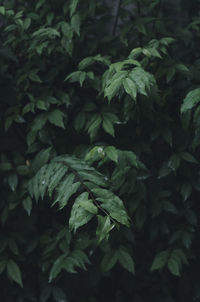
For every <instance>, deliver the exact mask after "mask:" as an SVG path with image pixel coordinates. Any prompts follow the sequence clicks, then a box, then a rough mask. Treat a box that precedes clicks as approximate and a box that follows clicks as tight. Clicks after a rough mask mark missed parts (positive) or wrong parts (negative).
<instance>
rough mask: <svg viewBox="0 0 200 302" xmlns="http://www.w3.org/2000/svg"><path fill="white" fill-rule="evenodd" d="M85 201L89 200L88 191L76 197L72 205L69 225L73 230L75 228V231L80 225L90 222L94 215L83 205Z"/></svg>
mask: <svg viewBox="0 0 200 302" xmlns="http://www.w3.org/2000/svg"><path fill="white" fill-rule="evenodd" d="M85 201H88V193H87V192H84V193H82V194H80V195H79V196H78V197H77V198H76V200H75V202H74V204H73V206H72V210H71V215H70V219H69V227H70V229H71V230H74V231H75V232H76V230H77V229H78V228H79V227H81V226H83V225H84V224H86V223H88V222H89V221H90V220H91V219H92V217H93V216H94V215H93V214H91V213H90V212H89V211H88V210H85V209H84V208H83V207H82V206H81V204H82V203H84V202H85Z"/></svg>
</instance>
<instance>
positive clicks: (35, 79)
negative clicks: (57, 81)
mask: <svg viewBox="0 0 200 302" xmlns="http://www.w3.org/2000/svg"><path fill="white" fill-rule="evenodd" d="M28 77H29V79H30V80H31V81H33V82H37V83H42V81H41V79H40V78H39V76H38V75H37V74H36V73H34V72H32V73H29V75H28Z"/></svg>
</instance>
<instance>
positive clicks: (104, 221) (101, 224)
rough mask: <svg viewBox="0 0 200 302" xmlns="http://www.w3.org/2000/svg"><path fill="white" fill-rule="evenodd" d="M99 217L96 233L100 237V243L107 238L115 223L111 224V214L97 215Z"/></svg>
mask: <svg viewBox="0 0 200 302" xmlns="http://www.w3.org/2000/svg"><path fill="white" fill-rule="evenodd" d="M97 218H98V226H97V230H96V235H97V239H98V243H100V242H101V241H102V240H103V239H107V238H108V235H109V232H110V231H111V230H112V229H113V228H114V227H115V225H114V224H111V222H110V218H109V216H104V217H103V216H100V215H97Z"/></svg>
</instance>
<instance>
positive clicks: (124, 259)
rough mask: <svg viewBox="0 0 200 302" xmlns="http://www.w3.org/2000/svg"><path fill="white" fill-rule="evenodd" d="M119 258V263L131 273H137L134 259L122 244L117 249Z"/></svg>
mask: <svg viewBox="0 0 200 302" xmlns="http://www.w3.org/2000/svg"><path fill="white" fill-rule="evenodd" d="M117 258H118V260H119V263H120V264H121V265H122V266H123V267H124V268H125V269H126V270H127V271H129V272H130V273H132V274H134V273H135V264H134V261H133V259H132V257H131V255H130V254H129V252H128V251H127V250H126V248H125V247H123V246H121V247H120V248H119V249H118V250H117Z"/></svg>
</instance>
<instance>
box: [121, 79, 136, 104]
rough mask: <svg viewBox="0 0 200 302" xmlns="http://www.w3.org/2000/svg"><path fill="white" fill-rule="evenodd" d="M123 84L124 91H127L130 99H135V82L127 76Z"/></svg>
mask: <svg viewBox="0 0 200 302" xmlns="http://www.w3.org/2000/svg"><path fill="white" fill-rule="evenodd" d="M123 86H124V89H125V91H126V93H128V94H129V95H130V96H131V97H132V99H133V100H134V101H135V100H136V96H137V87H136V85H135V83H134V82H133V80H132V79H129V78H126V79H124V80H123Z"/></svg>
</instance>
